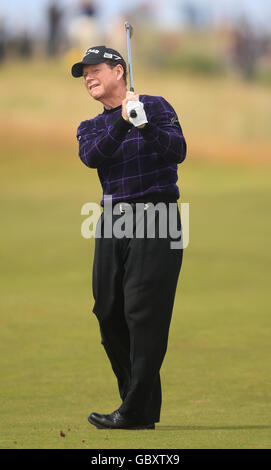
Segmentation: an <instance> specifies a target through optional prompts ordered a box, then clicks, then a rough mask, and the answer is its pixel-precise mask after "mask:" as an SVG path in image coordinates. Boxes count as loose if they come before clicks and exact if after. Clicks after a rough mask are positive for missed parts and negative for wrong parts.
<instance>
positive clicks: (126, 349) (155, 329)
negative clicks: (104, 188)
mask: <svg viewBox="0 0 271 470" xmlns="http://www.w3.org/2000/svg"><path fill="white" fill-rule="evenodd" d="M166 210H168V209H166ZM147 212H148V210H147V211H143V214H142V217H141V220H140V221H138V220H135V216H132V217H133V235H134V237H133V238H128V237H123V238H118V237H116V236H115V235H114V234H113V236H112V238H105V236H104V227H105V217H106V215H105V214H104V213H103V214H102V215H101V217H100V219H99V222H98V225H97V228H98V227H99V230H100V231H101V236H100V237H99V238H97V237H96V239H95V255H94V263H93V278H92V279H93V296H94V299H95V304H94V307H93V312H94V313H95V315H96V316H97V319H98V321H99V327H100V332H101V342H102V344H103V346H104V348H105V351H106V353H107V356H108V358H109V360H110V362H111V366H112V369H113V371H114V373H115V375H116V377H117V381H118V387H119V393H120V397H121V399H122V404H121V406H120V407H119V411H120V412H121V413H123V414H127V415H129V416H136V417H137V419H138V420H139V421H140V422H142V423H153V422H158V421H159V420H160V410H161V403H162V393H161V382H160V368H161V365H162V362H163V359H164V356H165V353H166V349H167V343H168V333H169V326H170V321H171V316H172V309H173V303H174V297H175V292H176V286H177V281H178V276H179V272H180V269H181V264H182V258H183V249H182V248H178V249H172V248H171V246H170V242H171V241H172V237H171V236H170V235H169V234H167V237H166V238H160V237H159V218H160V217H161V216H160V214H159V212H155V214H154V217H153V220H152V221H151V223H152V224H153V227H154V238H148V237H147V234H146V230H145V232H144V238H136V237H135V234H136V223H139V222H140V223H143V224H144V223H145V226H147V222H146V218H147ZM121 216H122V214H117V215H113V225H114V223H115V222H116V221H117V219H119V218H120V217H121ZM176 218H177V227H178V228H180V227H181V220H180V214H179V210H178V209H177V211H176ZM175 222H176V220H175ZM148 223H149V222H148Z"/></svg>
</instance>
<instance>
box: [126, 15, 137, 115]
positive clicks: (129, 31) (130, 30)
mask: <svg viewBox="0 0 271 470" xmlns="http://www.w3.org/2000/svg"><path fill="white" fill-rule="evenodd" d="M125 29H126V36H127V50H128V64H129V77H130V91H135V90H134V82H133V69H132V56H131V42H130V39H131V37H132V35H133V27H132V25H130V24H129V23H128V21H126V22H125ZM130 116H131V117H132V118H135V117H137V113H136V111H135V109H132V110H131V111H130Z"/></svg>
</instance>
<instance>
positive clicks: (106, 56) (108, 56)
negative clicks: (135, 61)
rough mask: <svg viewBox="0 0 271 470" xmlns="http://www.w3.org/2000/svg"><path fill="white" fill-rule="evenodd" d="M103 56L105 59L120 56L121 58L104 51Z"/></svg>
mask: <svg viewBox="0 0 271 470" xmlns="http://www.w3.org/2000/svg"><path fill="white" fill-rule="evenodd" d="M104 58H105V59H114V60H122V58H121V57H120V56H119V55H116V54H110V53H109V52H105V53H104Z"/></svg>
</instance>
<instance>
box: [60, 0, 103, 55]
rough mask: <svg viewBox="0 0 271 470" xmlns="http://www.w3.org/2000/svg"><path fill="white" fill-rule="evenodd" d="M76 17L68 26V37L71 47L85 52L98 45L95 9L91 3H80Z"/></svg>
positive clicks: (85, 1) (85, 0)
mask: <svg viewBox="0 0 271 470" xmlns="http://www.w3.org/2000/svg"><path fill="white" fill-rule="evenodd" d="M77 11H78V13H77V15H76V16H75V18H73V19H72V20H71V22H70V24H69V26H68V31H67V33H68V37H69V41H70V43H71V46H72V47H77V48H79V49H81V50H82V51H83V50H86V49H87V48H88V47H90V45H95V44H96V45H98V43H99V29H98V25H97V17H96V14H97V12H96V7H95V4H94V2H92V1H87V0H84V1H82V0H81V1H80V2H79V3H78V8H77Z"/></svg>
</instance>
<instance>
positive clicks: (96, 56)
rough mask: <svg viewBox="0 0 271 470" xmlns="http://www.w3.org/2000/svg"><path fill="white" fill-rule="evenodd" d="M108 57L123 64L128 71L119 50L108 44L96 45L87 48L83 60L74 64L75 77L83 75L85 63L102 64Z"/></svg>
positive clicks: (73, 73) (73, 72)
mask: <svg viewBox="0 0 271 470" xmlns="http://www.w3.org/2000/svg"><path fill="white" fill-rule="evenodd" d="M108 59H110V60H114V61H116V64H121V65H122V66H123V68H124V71H126V62H125V60H124V59H123V57H122V56H121V55H120V53H119V52H118V51H115V50H114V49H110V48H109V47H106V46H94V47H90V48H89V49H87V50H86V52H85V54H84V56H83V59H82V60H81V62H77V63H76V64H74V65H73V66H72V70H71V72H72V75H73V77H82V75H83V66H84V65H94V64H100V63H101V62H105V61H106V60H108Z"/></svg>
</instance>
